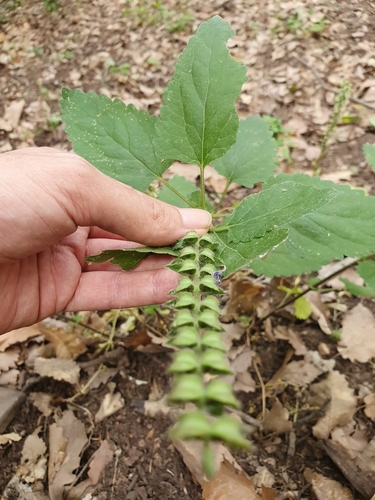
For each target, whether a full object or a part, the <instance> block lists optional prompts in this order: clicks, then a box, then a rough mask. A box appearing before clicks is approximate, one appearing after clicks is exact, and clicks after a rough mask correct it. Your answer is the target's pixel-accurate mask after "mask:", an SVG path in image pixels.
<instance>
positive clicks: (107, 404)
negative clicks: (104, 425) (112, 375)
mask: <svg viewBox="0 0 375 500" xmlns="http://www.w3.org/2000/svg"><path fill="white" fill-rule="evenodd" d="M115 387H116V384H115V383H114V382H110V383H109V384H108V389H109V391H110V392H108V393H107V394H106V395H105V396H104V398H103V401H102V403H101V405H100V408H99V410H98V411H97V413H96V415H95V422H101V421H102V420H104V419H105V418H107V417H109V416H111V415H113V414H114V413H116V411H118V410H120V409H121V408H122V407H123V406H124V404H125V403H124V399H123V397H122V396H121V394H120V393H119V392H115V393H114V390H115Z"/></svg>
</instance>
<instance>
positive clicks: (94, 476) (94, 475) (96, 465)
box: [87, 439, 116, 484]
mask: <svg viewBox="0 0 375 500" xmlns="http://www.w3.org/2000/svg"><path fill="white" fill-rule="evenodd" d="M115 451H116V447H115V445H114V443H113V442H112V441H107V439H105V440H104V441H102V443H101V444H100V446H99V448H98V449H97V450H96V452H95V453H94V455H93V457H92V460H91V462H90V467H89V470H88V473H87V475H88V476H89V478H90V480H91V482H92V484H97V483H98V482H99V479H100V477H101V476H102V474H103V471H104V469H105V467H106V466H107V465H108V464H109V463H110V462H111V461H112V459H113V455H114V454H115Z"/></svg>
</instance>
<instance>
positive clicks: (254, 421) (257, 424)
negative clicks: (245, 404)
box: [225, 406, 263, 429]
mask: <svg viewBox="0 0 375 500" xmlns="http://www.w3.org/2000/svg"><path fill="white" fill-rule="evenodd" d="M225 409H226V410H228V411H230V412H231V413H235V414H236V415H238V416H239V417H241V419H242V420H243V421H244V422H246V423H247V424H250V425H254V426H255V427H258V428H259V429H262V427H263V424H262V422H261V421H260V420H257V419H256V418H254V417H251V416H250V415H247V414H246V413H244V412H243V411H241V410H236V409H235V408H230V407H229V406H226V407H225Z"/></svg>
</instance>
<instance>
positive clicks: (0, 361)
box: [0, 347, 21, 372]
mask: <svg viewBox="0 0 375 500" xmlns="http://www.w3.org/2000/svg"><path fill="white" fill-rule="evenodd" d="M20 353H21V350H20V348H19V347H13V348H12V349H7V350H6V351H5V352H0V372H7V371H8V370H10V369H11V368H17V364H16V363H17V361H18V359H19V357H20Z"/></svg>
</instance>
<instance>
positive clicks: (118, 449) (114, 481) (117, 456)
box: [111, 448, 122, 500]
mask: <svg viewBox="0 0 375 500" xmlns="http://www.w3.org/2000/svg"><path fill="white" fill-rule="evenodd" d="M121 452H122V450H121V448H117V450H116V451H115V456H116V460H115V467H114V471H113V477H112V488H111V500H113V494H114V492H115V484H116V476H117V466H118V460H119V458H120V455H121Z"/></svg>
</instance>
